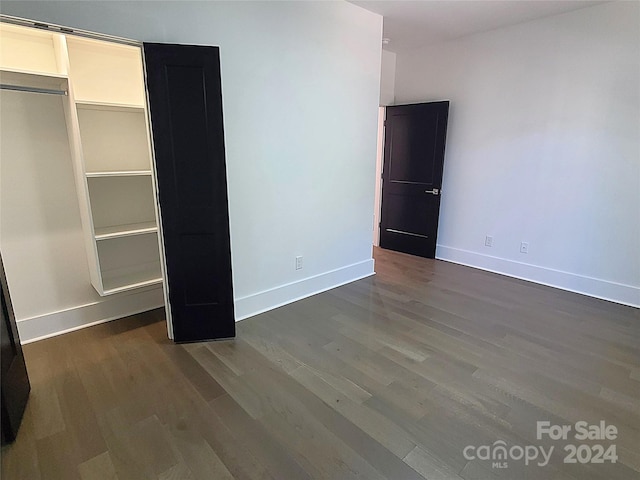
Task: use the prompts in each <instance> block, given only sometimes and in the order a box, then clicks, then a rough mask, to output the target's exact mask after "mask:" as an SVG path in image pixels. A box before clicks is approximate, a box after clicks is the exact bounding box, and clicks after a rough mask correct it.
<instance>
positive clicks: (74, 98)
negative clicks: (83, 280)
mask: <svg viewBox="0 0 640 480" xmlns="http://www.w3.org/2000/svg"><path fill="white" fill-rule="evenodd" d="M0 29H1V30H0V34H1V38H2V42H1V44H2V52H1V56H0V58H1V59H2V60H1V61H2V64H1V65H0V68H1V78H2V84H3V88H6V89H14V90H25V91H32V92H40V93H48V94H56V93H58V94H62V95H64V96H65V100H64V103H63V104H64V109H65V117H66V126H67V132H68V136H69V145H70V150H71V157H72V160H73V166H74V173H75V180H76V190H77V194H78V206H79V208H80V217H81V219H82V229H83V233H84V239H85V249H86V253H87V261H88V265H89V272H90V276H91V283H92V285H93V287H94V288H95V289H96V291H97V292H98V293H99V294H100V295H102V296H104V295H110V294H114V293H118V292H122V291H126V290H131V289H135V288H139V287H144V286H148V285H154V284H159V283H162V267H161V261H160V258H161V257H160V247H159V244H160V242H159V236H158V221H157V209H156V202H155V185H154V175H153V171H152V162H151V147H150V141H149V128H148V122H147V118H148V117H147V110H146V99H145V86H144V75H143V66H142V65H143V64H142V54H141V49H140V47H137V46H132V45H124V44H119V43H112V42H106V41H101V40H95V39H89V38H82V37H76V36H71V35H65V34H62V33H55V32H50V31H40V30H37V29H35V28H27V27H23V26H18V25H9V24H5V23H3V24H0Z"/></svg>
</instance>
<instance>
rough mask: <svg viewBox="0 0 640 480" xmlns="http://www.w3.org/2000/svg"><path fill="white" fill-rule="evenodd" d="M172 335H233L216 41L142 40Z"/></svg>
mask: <svg viewBox="0 0 640 480" xmlns="http://www.w3.org/2000/svg"><path fill="white" fill-rule="evenodd" d="M144 55H145V63H146V70H147V89H148V94H149V105H150V111H151V124H152V133H153V144H154V149H155V161H156V171H157V178H158V197H159V202H160V214H161V219H162V232H163V236H164V248H165V259H166V265H167V272H166V273H167V280H168V290H169V292H168V293H169V303H170V308H171V316H172V321H173V333H174V340H175V341H177V342H192V341H199V340H211V339H219V338H229V337H233V336H234V335H235V318H234V309H233V287H232V277H231V249H230V240H229V213H228V212H229V209H228V201H227V180H226V167H225V151H224V134H223V123H222V90H221V82H220V57H219V50H218V48H217V47H204V46H190V45H167V44H154V43H145V44H144Z"/></svg>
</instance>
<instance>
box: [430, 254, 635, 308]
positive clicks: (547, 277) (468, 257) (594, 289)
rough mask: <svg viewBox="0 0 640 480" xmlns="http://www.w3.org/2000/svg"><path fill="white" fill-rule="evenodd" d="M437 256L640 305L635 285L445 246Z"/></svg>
mask: <svg viewBox="0 0 640 480" xmlns="http://www.w3.org/2000/svg"><path fill="white" fill-rule="evenodd" d="M436 258H437V259H438V260H445V261H448V262H453V263H459V264H461V265H466V266H469V267H474V268H479V269H481V270H487V271H489V272H494V273H500V274H502V275H507V276H509V277H514V278H519V279H522V280H528V281H530V282H535V283H539V284H542V285H548V286H550V287H556V288H560V289H562V290H568V291H570V292H576V293H581V294H583V295H588V296H590V297H595V298H601V299H603V300H609V301H611V302H615V303H621V304H623V305H629V306H632V307H640V288H639V287H634V286H632V285H624V284H621V283H615V282H610V281H607V280H601V279H599V278H593V277H586V276H583V275H577V274H575V273H570V272H563V271H561V270H554V269H552V268H546V267H539V266H537V265H531V264H528V263H521V262H516V261H513V260H506V259H504V258H499V257H492V256H489V255H483V254H481V253H476V252H471V251H468V250H462V249H459V248H453V247H447V246H444V245H438V247H437V250H436Z"/></svg>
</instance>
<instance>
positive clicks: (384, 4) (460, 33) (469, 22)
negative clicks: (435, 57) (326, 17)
mask: <svg viewBox="0 0 640 480" xmlns="http://www.w3.org/2000/svg"><path fill="white" fill-rule="evenodd" d="M348 1H350V2H351V3H353V4H355V5H358V6H360V7H362V8H365V9H366V10H369V11H371V12H375V13H378V14H380V15H382V16H383V17H384V33H383V37H384V38H388V39H389V43H388V44H387V45H385V47H384V48H385V50H389V51H392V52H397V51H400V50H405V49H410V48H416V47H422V46H426V45H432V44H436V43H440V42H444V41H448V40H453V39H456V38H460V37H464V36H467V35H472V34H474V33H480V32H486V31H489V30H493V29H496V28H500V27H506V26H509V25H515V24H517V23H522V22H527V21H529V20H534V19H536V18H542V17H548V16H551V15H557V14H559V13H564V12H569V11H571V10H578V9H580V8H585V7H590V6H593V5H597V4H599V3H606V2H603V1H590V0H589V1H587V0H466V1H465V0H412V1H407V0H364V1H362V0H348Z"/></svg>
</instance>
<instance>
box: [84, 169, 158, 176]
mask: <svg viewBox="0 0 640 480" xmlns="http://www.w3.org/2000/svg"><path fill="white" fill-rule="evenodd" d="M145 175H151V170H118V171H108V172H87V178H100V177H141V176H145Z"/></svg>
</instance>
